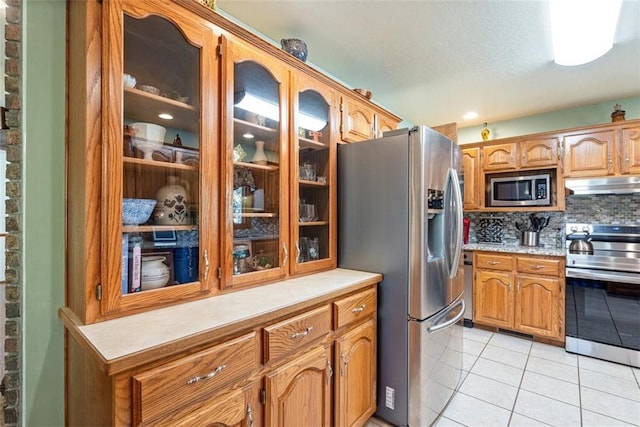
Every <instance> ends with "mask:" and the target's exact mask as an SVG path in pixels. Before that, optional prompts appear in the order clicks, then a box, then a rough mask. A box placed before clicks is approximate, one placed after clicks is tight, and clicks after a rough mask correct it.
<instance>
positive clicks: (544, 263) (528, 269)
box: [516, 257, 564, 277]
mask: <svg viewBox="0 0 640 427" xmlns="http://www.w3.org/2000/svg"><path fill="white" fill-rule="evenodd" d="M516 268H517V269H518V271H519V272H520V273H535V274H548V275H550V276H557V277H559V276H560V275H561V273H562V270H563V268H564V267H563V266H562V262H561V261H560V260H559V259H541V258H527V257H518V258H517V259H516Z"/></svg>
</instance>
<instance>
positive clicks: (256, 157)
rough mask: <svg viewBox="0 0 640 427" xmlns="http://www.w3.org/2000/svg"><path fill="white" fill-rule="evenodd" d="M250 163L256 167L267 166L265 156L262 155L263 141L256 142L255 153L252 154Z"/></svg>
mask: <svg viewBox="0 0 640 427" xmlns="http://www.w3.org/2000/svg"><path fill="white" fill-rule="evenodd" d="M251 163H255V164H256V165H263V166H266V165H267V155H266V154H264V141H256V152H255V153H254V154H253V158H252V159H251Z"/></svg>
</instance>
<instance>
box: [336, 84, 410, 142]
mask: <svg viewBox="0 0 640 427" xmlns="http://www.w3.org/2000/svg"><path fill="white" fill-rule="evenodd" d="M340 110H341V112H342V122H341V125H340V136H341V138H340V139H341V141H343V142H360V141H366V140H367V139H372V138H379V137H381V136H382V134H383V132H387V131H389V130H393V129H396V128H397V126H398V123H399V122H400V120H398V119H397V118H396V117H394V116H391V115H389V114H388V113H385V112H384V111H382V110H380V109H374V107H373V106H372V105H371V104H369V103H367V102H366V101H365V98H364V97H363V96H362V95H358V94H356V93H353V94H350V95H348V96H347V95H343V96H342V101H341V104H340Z"/></svg>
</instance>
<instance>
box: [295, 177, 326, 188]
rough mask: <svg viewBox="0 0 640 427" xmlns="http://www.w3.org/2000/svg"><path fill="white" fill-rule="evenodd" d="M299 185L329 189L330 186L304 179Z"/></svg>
mask: <svg viewBox="0 0 640 427" xmlns="http://www.w3.org/2000/svg"><path fill="white" fill-rule="evenodd" d="M299 183H300V186H302V187H329V184H328V183H326V182H318V181H307V180H304V179H301V180H300V181H299Z"/></svg>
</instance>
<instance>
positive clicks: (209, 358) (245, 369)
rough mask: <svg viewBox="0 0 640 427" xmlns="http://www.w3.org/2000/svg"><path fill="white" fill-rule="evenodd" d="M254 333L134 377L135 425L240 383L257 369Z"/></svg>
mask: <svg viewBox="0 0 640 427" xmlns="http://www.w3.org/2000/svg"><path fill="white" fill-rule="evenodd" d="M256 337H257V335H256V333H255V332H252V333H250V334H247V335H244V336H242V337H239V338H236V339H234V340H231V341H228V342H225V343H222V344H220V345H217V346H214V347H211V348H209V349H206V350H203V351H200V352H198V353H195V354H192V355H190V356H186V357H183V358H181V359H178V360H176V361H173V362H170V363H167V364H165V365H162V366H158V367H156V368H153V369H150V370H148V371H145V372H142V373H140V374H137V375H134V376H133V378H132V382H133V418H134V424H135V425H138V424H140V423H144V422H147V421H149V420H153V418H154V417H156V416H158V415H160V414H162V412H164V411H166V410H167V409H171V410H175V409H176V408H179V407H180V406H182V405H184V404H187V403H191V402H192V401H194V400H195V399H198V398H202V397H203V396H205V395H212V394H214V393H215V392H217V391H222V390H221V388H222V387H225V386H227V385H230V384H231V383H232V382H233V381H237V380H239V379H240V378H242V377H245V376H247V375H249V373H250V372H251V371H252V370H254V369H256V368H257V366H258V346H257V339H256Z"/></svg>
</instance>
